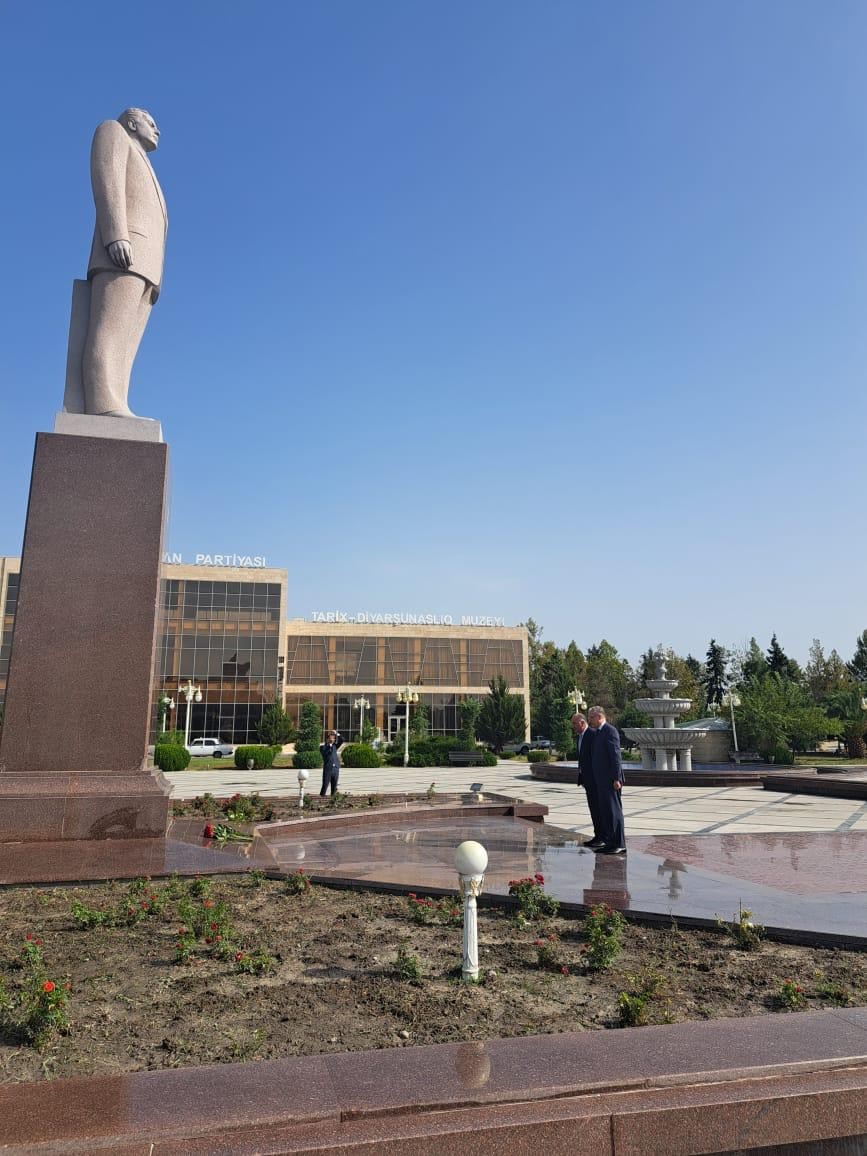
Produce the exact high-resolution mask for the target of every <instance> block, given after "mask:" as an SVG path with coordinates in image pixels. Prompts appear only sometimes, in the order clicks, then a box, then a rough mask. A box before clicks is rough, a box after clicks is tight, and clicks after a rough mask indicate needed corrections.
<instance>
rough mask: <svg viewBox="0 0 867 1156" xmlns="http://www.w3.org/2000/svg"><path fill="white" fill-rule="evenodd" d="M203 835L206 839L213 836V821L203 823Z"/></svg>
mask: <svg viewBox="0 0 867 1156" xmlns="http://www.w3.org/2000/svg"><path fill="white" fill-rule="evenodd" d="M204 836H205V838H206V839H213V837H214V824H213V823H206V824H205V830H204Z"/></svg>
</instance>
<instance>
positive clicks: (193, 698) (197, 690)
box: [178, 679, 202, 746]
mask: <svg viewBox="0 0 867 1156" xmlns="http://www.w3.org/2000/svg"><path fill="white" fill-rule="evenodd" d="M181 695H183V696H184V698H185V699H186V700H187V718H186V731H185V732H184V733H185V741H186V745H187V746H189V745H190V723H191V721H192V707H193V703H194V702H201V701H202V691H201V687H198V686H193V684H192V682H191V680H190V679H187V685H186V686H179V687H178V698H180V697H181Z"/></svg>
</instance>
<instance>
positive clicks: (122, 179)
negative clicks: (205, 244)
mask: <svg viewBox="0 0 867 1156" xmlns="http://www.w3.org/2000/svg"><path fill="white" fill-rule="evenodd" d="M159 138H160V133H159V129H158V128H157V126H156V122H155V121H154V118H153V117H152V116H151V115H150V113H148V112H145V110H144V109H141V108H128V109H127V110H126V111H125V112H123V113H121V115H120V116H119V117H118V118H117V120H106V121H103V123H102V124H101V125H99V126H98V128H97V130H96V132H95V133H94V137H93V145H92V147H91V152H90V177H91V183H92V185H93V200H94V204H95V206H96V228H95V230H94V234H93V244H92V246H91V250H90V260H89V261H88V266H87V281H76V282H75V283H74V287H73V303H72V322H71V324H70V334H69V357H68V361H67V371H66V394H65V396H64V406H63V408H64V409H65V410H66V411H67V412H68V413H87V414H98V415H100V416H102V417H134V416H135V415H134V414H133V412H132V410H131V409H130V408H129V405H128V403H127V396H128V393H129V378H130V372H131V370H132V363H133V361H134V360H135V355H136V353H137V351H138V347H139V343H140V341H141V338H142V334H143V333H144V330H145V326H146V325H147V322H148V318H149V317H150V312H151V308H152V307H153V304H154V302H155V301H156V299H157V297H158V296H159V292H160V285H161V283H162V277H163V255H164V253H165V243H166V229H167V225H168V217H167V214H166V203H165V199H164V198H163V193H162V189H161V188H160V186H159V182H158V181H157V178H156V174H155V173H154V171H153V168H152V167H151V163H150V160H149V159H148V153H152V152H153V151H154V149H156V147H157V144H158V143H159Z"/></svg>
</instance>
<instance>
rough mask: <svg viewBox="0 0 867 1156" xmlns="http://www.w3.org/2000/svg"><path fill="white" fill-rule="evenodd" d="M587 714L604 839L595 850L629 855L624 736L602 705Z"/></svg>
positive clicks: (608, 853) (593, 773)
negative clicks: (621, 747)
mask: <svg viewBox="0 0 867 1156" xmlns="http://www.w3.org/2000/svg"><path fill="white" fill-rule="evenodd" d="M587 717H588V720H589V722H590V727H591V731H592V734H593V737H592V739H591V740H590V768H591V775H592V778H593V781H594V788H595V791H596V799H597V808H598V811H597V813H598V815H599V827H600V834H601V836H602V838H603V839H604V842H603V843H602V844H601V845H600V846H598V847H596V848H594V850H596V851H597V852H598V853H599V854H600V855H625V854H626V833H625V829H624V826H623V801H622V799H621V791H622V789H623V783H624V778H623V762H622V760H621V758H620V736H619V735H618V733H617V729H616V727H613V726H612V725H611V723H609V722H607V721H606V718H605V711H604V709H603V708H602V707H601V706H591V708H590V710H589V711H588V712H587Z"/></svg>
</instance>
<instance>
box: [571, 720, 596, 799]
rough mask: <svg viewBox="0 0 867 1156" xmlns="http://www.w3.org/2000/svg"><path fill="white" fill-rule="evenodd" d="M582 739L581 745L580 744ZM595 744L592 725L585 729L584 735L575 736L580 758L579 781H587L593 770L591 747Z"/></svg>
mask: <svg viewBox="0 0 867 1156" xmlns="http://www.w3.org/2000/svg"><path fill="white" fill-rule="evenodd" d="M579 739H580V746H579ZM592 746H593V731H592V730H591V729H590V727H587V729H586V730H585V731H584V734H583V735H576V736H575V754H576V756H577V758H578V783H579V785H580V784H581V783H586V782H587V779H588V778H589V776H590V773H591V771H592V762H591V759H592V755H591V754H590V748H591V747H592Z"/></svg>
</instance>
